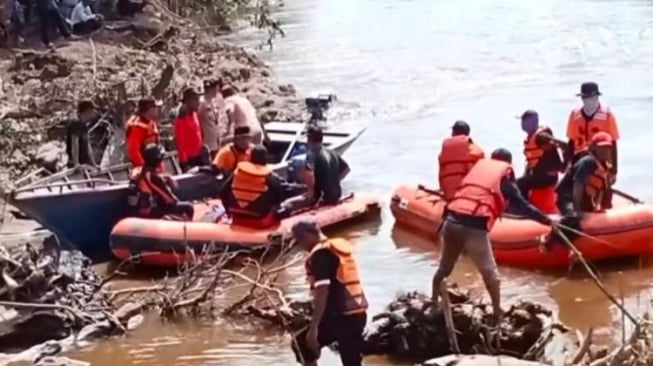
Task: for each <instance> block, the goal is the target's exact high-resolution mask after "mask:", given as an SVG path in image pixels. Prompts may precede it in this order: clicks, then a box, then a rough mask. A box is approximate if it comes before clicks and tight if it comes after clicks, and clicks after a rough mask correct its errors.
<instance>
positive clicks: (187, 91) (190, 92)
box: [181, 88, 200, 101]
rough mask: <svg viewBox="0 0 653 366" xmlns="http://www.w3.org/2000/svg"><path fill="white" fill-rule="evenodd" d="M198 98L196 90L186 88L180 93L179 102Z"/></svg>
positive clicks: (198, 94)
mask: <svg viewBox="0 0 653 366" xmlns="http://www.w3.org/2000/svg"><path fill="white" fill-rule="evenodd" d="M199 96H200V93H199V92H198V91H197V90H195V89H194V88H186V89H184V91H183V92H181V100H182V101H186V100H188V99H189V98H192V97H199Z"/></svg>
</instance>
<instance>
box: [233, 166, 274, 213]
mask: <svg viewBox="0 0 653 366" xmlns="http://www.w3.org/2000/svg"><path fill="white" fill-rule="evenodd" d="M270 173H271V170H270V168H268V167H267V166H266V165H257V164H253V163H251V162H249V161H242V162H240V163H238V166H237V167H236V171H235V172H234V176H233V181H232V183H231V195H232V196H233V200H234V202H230V203H229V212H230V213H232V214H234V213H235V214H238V215H243V216H247V217H251V218H263V217H265V216H267V215H268V214H269V213H270V210H271V207H270V203H269V200H268V195H269V192H268V177H269V176H270Z"/></svg>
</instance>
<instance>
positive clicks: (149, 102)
mask: <svg viewBox="0 0 653 366" xmlns="http://www.w3.org/2000/svg"><path fill="white" fill-rule="evenodd" d="M162 105H163V102H161V101H160V100H156V99H154V98H143V99H141V100H139V101H138V110H139V112H145V111H147V110H149V109H150V108H154V107H160V106H162Z"/></svg>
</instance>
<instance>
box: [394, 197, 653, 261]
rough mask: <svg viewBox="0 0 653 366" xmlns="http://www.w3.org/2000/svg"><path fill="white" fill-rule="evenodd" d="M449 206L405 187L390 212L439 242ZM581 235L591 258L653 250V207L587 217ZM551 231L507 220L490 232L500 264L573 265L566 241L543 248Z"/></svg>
mask: <svg viewBox="0 0 653 366" xmlns="http://www.w3.org/2000/svg"><path fill="white" fill-rule="evenodd" d="M445 205H446V202H445V201H444V200H442V199H441V198H440V197H439V196H438V195H436V194H434V193H432V192H430V191H428V190H424V189H423V188H421V187H418V186H409V185H403V186H400V187H399V188H397V189H396V190H395V192H394V194H393V196H392V200H391V203H390V209H391V211H392V214H393V216H394V217H395V220H396V223H397V224H398V225H401V226H403V227H405V228H407V229H409V230H411V231H415V232H419V233H421V234H424V235H426V236H428V237H430V238H432V239H437V237H436V230H437V228H438V227H439V226H440V224H441V222H442V213H443V211H444V207H445ZM581 226H582V227H583V231H584V232H586V233H587V234H589V235H591V236H592V237H594V238H596V239H598V240H596V239H591V238H587V237H579V238H577V239H575V240H574V245H575V246H576V247H577V248H578V250H579V251H580V252H581V253H583V256H584V257H585V258H586V259H588V260H603V259H609V258H616V257H627V256H637V255H643V254H649V253H652V252H653V205H648V204H629V205H624V206H618V207H615V208H613V209H610V210H607V211H606V212H604V213H594V214H586V215H585V217H584V218H583V221H582V222H581ZM550 233H551V228H550V227H548V226H545V225H542V224H539V223H537V222H535V221H532V220H528V219H519V218H512V217H504V218H501V219H500V220H498V221H497V222H496V223H495V225H494V227H493V228H492V230H491V231H490V240H491V242H492V249H493V252H494V256H495V259H496V261H497V263H499V264H504V265H510V266H517V267H530V268H542V267H562V266H567V265H569V263H570V258H569V252H568V250H567V249H566V248H565V246H564V244H562V243H554V245H553V247H552V250H551V251H550V252H549V253H541V252H540V250H539V245H540V243H541V241H542V240H544V239H545V238H548V236H549V235H550Z"/></svg>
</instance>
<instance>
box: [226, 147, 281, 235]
mask: <svg viewBox="0 0 653 366" xmlns="http://www.w3.org/2000/svg"><path fill="white" fill-rule="evenodd" d="M267 161H268V151H267V149H266V148H265V146H263V145H257V146H255V147H254V148H253V149H252V152H251V160H250V161H241V162H240V163H238V165H237V167H236V170H235V171H234V174H233V175H231V176H230V177H229V178H228V179H227V181H226V182H225V183H224V186H225V187H226V189H225V190H223V191H222V192H221V194H220V196H221V197H220V198H221V199H222V202H223V203H224V206H225V210H226V211H227V214H229V216H231V219H232V222H233V223H234V224H235V225H242V226H248V227H253V228H257V229H267V228H269V227H272V226H275V225H277V224H278V223H279V219H278V217H277V210H278V209H279V207H280V206H281V202H282V201H283V198H284V186H283V183H284V182H283V179H282V178H280V177H279V176H277V175H276V174H275V173H274V172H272V170H271V169H270V168H269V167H268V166H267Z"/></svg>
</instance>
